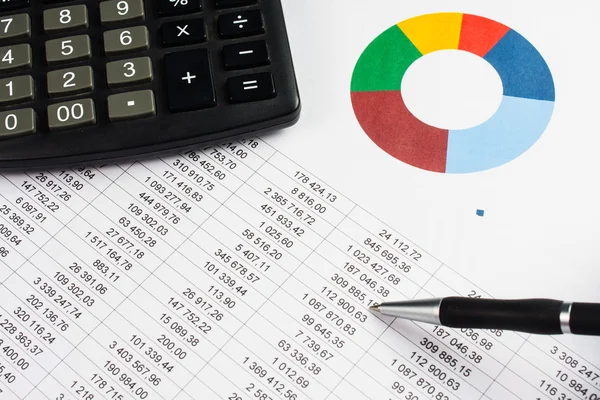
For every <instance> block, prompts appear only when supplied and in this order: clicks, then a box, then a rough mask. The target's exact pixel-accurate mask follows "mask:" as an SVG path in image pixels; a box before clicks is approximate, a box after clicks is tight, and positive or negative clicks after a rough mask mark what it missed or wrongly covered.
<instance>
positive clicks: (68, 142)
mask: <svg viewBox="0 0 600 400" xmlns="http://www.w3.org/2000/svg"><path fill="white" fill-rule="evenodd" d="M299 113H300V98H299V95H298V88H297V85H296V79H295V75H294V68H293V64H292V57H291V54H290V49H289V44H288V39H287V32H286V27H285V21H284V16H283V10H282V6H281V2H280V0H71V1H66V0H62V1H60V0H0V168H1V169H29V168H41V167H44V168H45V167H54V166H63V165H73V164H82V163H99V162H102V163H104V162H109V161H111V162H112V161H118V160H122V159H135V158H138V157H142V156H143V157H146V156H151V155H161V154H165V153H168V152H174V151H179V150H184V149H186V148H191V147H195V146H198V145H204V144H211V143H217V142H219V141H229V140H232V139H235V138H238V137H240V136H243V135H249V134H252V135H255V134H258V133H260V132H262V131H265V130H269V129H273V128H279V127H285V126H288V125H291V124H293V123H294V122H295V121H296V120H297V119H298V116H299Z"/></svg>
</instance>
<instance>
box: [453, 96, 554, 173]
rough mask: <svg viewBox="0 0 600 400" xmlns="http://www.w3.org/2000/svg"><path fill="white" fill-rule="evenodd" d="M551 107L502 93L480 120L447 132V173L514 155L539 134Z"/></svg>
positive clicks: (494, 163)
mask: <svg viewBox="0 0 600 400" xmlns="http://www.w3.org/2000/svg"><path fill="white" fill-rule="evenodd" d="M553 110H554V103H553V102H551V101H544V100H534V99H525V98H519V97H510V96H504V97H503V98H502V103H501V104H500V107H499V108H498V111H497V112H496V114H494V115H493V116H492V117H491V118H490V119H488V120H487V121H486V122H484V123H483V124H481V125H479V126H476V127H473V128H470V129H464V130H451V131H450V132H449V135H448V154H447V159H446V173H450V174H461V173H469V172H478V171H485V170H486V169H490V168H494V167H497V166H499V165H503V164H506V163H507V162H509V161H511V160H513V159H515V158H517V157H518V156H519V155H521V154H523V153H524V152H525V151H527V149H529V148H530V147H531V146H533V144H534V143H535V142H537V140H538V139H539V138H540V136H542V134H543V133H544V131H545V129H546V125H547V124H548V121H549V120H550V117H552V112H553Z"/></svg>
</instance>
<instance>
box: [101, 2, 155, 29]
mask: <svg viewBox="0 0 600 400" xmlns="http://www.w3.org/2000/svg"><path fill="white" fill-rule="evenodd" d="M144 16H145V15H144V0H110V1H104V2H102V3H100V20H101V21H102V24H104V25H106V24H111V23H114V22H122V21H133V20H140V19H144Z"/></svg>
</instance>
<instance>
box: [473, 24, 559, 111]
mask: <svg viewBox="0 0 600 400" xmlns="http://www.w3.org/2000/svg"><path fill="white" fill-rule="evenodd" d="M484 59H485V60H486V61H487V62H489V63H490V64H491V65H492V66H493V67H494V68H495V69H496V71H497V72H498V75H500V79H501V80H502V85H503V86H504V95H505V96H513V97H523V98H526V99H536V100H547V101H554V97H555V96H554V82H553V80H552V74H551V73H550V68H548V64H546V61H544V58H543V57H542V55H541V54H540V53H539V52H538V51H537V50H536V49H535V47H533V46H532V45H531V43H529V42H528V41H527V39H525V38H524V37H523V36H521V35H519V34H518V33H517V32H515V31H513V30H512V29H511V30H510V31H508V32H507V33H506V35H505V36H504V37H503V38H502V39H501V40H500V41H499V42H498V44H497V45H496V46H494V47H493V48H492V49H491V50H490V52H489V53H488V54H487V55H486V56H485V57H484Z"/></svg>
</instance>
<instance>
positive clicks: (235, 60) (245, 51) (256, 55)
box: [223, 40, 271, 71]
mask: <svg viewBox="0 0 600 400" xmlns="http://www.w3.org/2000/svg"><path fill="white" fill-rule="evenodd" d="M223 62H224V64H225V69H227V70H229V71H231V70H236V69H248V68H255V67H261V66H264V65H269V64H270V63H271V60H270V57H269V50H268V49H267V43H266V42H265V41H264V40H257V41H254V42H247V43H236V44H231V45H228V46H225V47H223Z"/></svg>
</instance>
